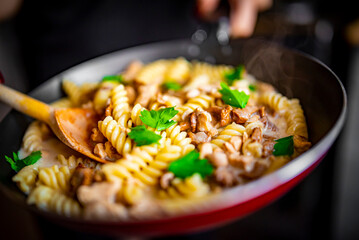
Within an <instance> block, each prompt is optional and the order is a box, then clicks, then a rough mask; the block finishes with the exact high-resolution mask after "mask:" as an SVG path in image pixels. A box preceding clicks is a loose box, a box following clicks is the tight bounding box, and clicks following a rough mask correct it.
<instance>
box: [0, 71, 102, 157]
mask: <svg viewBox="0 0 359 240" xmlns="http://www.w3.org/2000/svg"><path fill="white" fill-rule="evenodd" d="M0 74H1V73H0ZM0 101H2V102H4V103H6V104H8V105H9V106H11V107H13V108H15V109H16V110H18V111H19V112H22V113H24V114H26V115H29V116H30V117H33V118H35V119H37V120H40V121H43V122H45V123H47V124H48V125H49V126H50V127H51V129H52V131H53V132H54V134H55V135H56V136H57V137H58V138H59V139H60V140H61V141H62V142H63V143H65V144H66V145H67V146H69V147H70V148H72V149H74V150H75V151H77V152H79V153H82V154H83V155H85V156H87V157H89V158H91V159H93V160H96V161H98V162H101V163H107V162H108V161H107V160H104V159H102V158H100V157H98V156H96V155H94V154H93V149H94V147H93V146H92V144H91V142H90V135H91V130H92V128H94V127H96V125H97V121H98V120H99V117H98V115H97V114H96V113H95V111H93V110H91V109H83V108H63V109H61V108H60V109H57V108H54V107H51V106H49V105H48V104H46V103H43V102H40V101H38V100H36V99H34V98H31V97H29V96H27V95H25V94H23V93H20V92H18V91H16V90H14V89H11V88H9V87H6V86H4V85H2V84H0Z"/></svg>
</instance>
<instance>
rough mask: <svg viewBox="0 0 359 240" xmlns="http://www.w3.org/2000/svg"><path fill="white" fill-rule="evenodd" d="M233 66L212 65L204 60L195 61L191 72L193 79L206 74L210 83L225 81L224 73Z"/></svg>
mask: <svg viewBox="0 0 359 240" xmlns="http://www.w3.org/2000/svg"><path fill="white" fill-rule="evenodd" d="M232 69H233V67H232V66H227V65H215V66H214V65H212V64H209V63H204V62H197V61H195V62H193V70H192V74H191V78H192V79H196V78H197V77H199V76H202V75H206V76H207V77H208V78H209V81H210V83H213V82H220V81H225V78H224V74H225V73H226V72H228V71H230V70H232Z"/></svg>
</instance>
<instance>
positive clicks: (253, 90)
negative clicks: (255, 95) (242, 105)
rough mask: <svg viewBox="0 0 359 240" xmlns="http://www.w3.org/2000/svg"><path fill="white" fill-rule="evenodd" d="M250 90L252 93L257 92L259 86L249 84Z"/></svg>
mask: <svg viewBox="0 0 359 240" xmlns="http://www.w3.org/2000/svg"><path fill="white" fill-rule="evenodd" d="M248 88H249V90H250V91H251V92H255V91H256V90H257V86H256V85H253V84H249V86H248Z"/></svg>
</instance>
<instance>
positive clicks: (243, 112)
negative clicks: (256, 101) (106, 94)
mask: <svg viewBox="0 0 359 240" xmlns="http://www.w3.org/2000/svg"><path fill="white" fill-rule="evenodd" d="M257 110H258V107H255V106H248V105H247V106H246V107H245V108H243V109H240V108H236V109H234V110H233V111H232V113H233V116H232V117H233V121H234V122H235V123H237V124H243V123H245V122H247V121H248V119H249V118H250V117H251V115H252V114H253V113H255V112H256V111H257Z"/></svg>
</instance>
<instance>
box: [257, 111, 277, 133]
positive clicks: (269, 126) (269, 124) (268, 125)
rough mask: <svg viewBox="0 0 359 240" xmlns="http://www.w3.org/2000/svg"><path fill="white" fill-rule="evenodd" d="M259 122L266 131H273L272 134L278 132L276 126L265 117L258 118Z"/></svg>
mask: <svg viewBox="0 0 359 240" xmlns="http://www.w3.org/2000/svg"><path fill="white" fill-rule="evenodd" d="M259 121H261V122H262V123H263V124H264V126H265V128H266V129H267V130H271V131H273V132H276V131H278V128H277V126H276V125H275V124H274V123H272V122H271V121H270V120H269V118H268V116H267V115H265V116H264V117H262V118H260V119H259Z"/></svg>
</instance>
